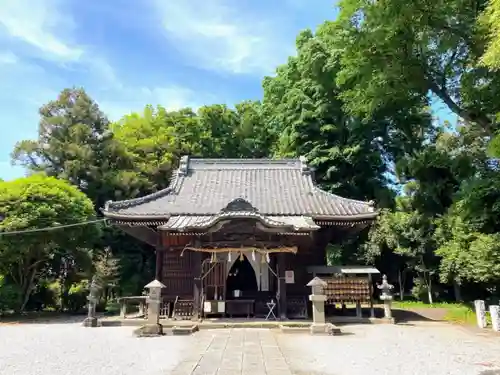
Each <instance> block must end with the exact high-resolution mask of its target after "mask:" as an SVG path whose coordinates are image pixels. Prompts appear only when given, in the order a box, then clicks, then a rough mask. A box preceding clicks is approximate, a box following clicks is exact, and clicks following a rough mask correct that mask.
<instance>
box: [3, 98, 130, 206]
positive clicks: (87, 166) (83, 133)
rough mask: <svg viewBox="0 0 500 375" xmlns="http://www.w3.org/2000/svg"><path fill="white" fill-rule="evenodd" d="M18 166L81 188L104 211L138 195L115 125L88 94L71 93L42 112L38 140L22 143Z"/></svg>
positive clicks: (17, 150) (15, 155) (16, 151)
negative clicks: (106, 205) (109, 203)
mask: <svg viewBox="0 0 500 375" xmlns="http://www.w3.org/2000/svg"><path fill="white" fill-rule="evenodd" d="M12 157H13V160H14V161H15V162H18V163H20V164H21V165H23V166H25V167H26V168H28V170H30V171H35V172H38V171H43V172H45V173H46V174H47V175H49V176H55V177H58V178H62V179H65V180H67V181H69V182H70V183H71V184H73V185H76V186H78V187H79V188H80V189H81V190H82V191H83V192H85V193H86V194H87V195H88V196H89V197H90V198H91V199H92V201H93V202H94V203H95V205H96V208H100V207H103V205H104V203H105V201H106V200H108V199H114V198H120V197H123V196H127V197H129V196H131V195H134V193H136V192H135V190H136V181H135V180H136V176H135V174H134V173H133V168H132V167H133V166H132V165H131V163H130V160H128V159H127V158H126V155H125V154H124V153H123V149H122V148H121V145H120V144H118V143H117V142H115V141H114V140H113V134H112V133H111V132H110V130H109V121H108V119H107V118H106V116H105V115H104V114H103V113H102V112H101V111H100V110H99V107H98V105H97V104H96V103H95V102H94V101H93V100H92V99H91V98H90V97H89V96H88V95H87V93H86V92H85V91H84V90H83V89H77V88H73V89H65V90H63V91H62V92H61V93H60V94H59V97H58V98H57V100H54V101H50V102H49V103H47V104H46V105H44V106H42V107H41V108H40V124H39V131H38V139H37V140H23V141H20V142H19V143H18V144H17V145H16V147H15V149H14V152H13V154H12Z"/></svg>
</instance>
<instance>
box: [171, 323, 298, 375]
mask: <svg viewBox="0 0 500 375" xmlns="http://www.w3.org/2000/svg"><path fill="white" fill-rule="evenodd" d="M196 338H197V340H196V343H195V346H194V347H193V348H192V350H190V352H191V353H190V354H188V356H187V357H185V358H184V359H183V360H182V361H181V362H180V363H179V364H178V365H177V366H176V367H175V368H174V370H173V371H172V372H171V375H187V374H192V375H240V374H243V375H250V374H251V375H267V374H272V375H292V372H291V371H290V369H289V367H288V364H287V363H286V361H285V358H284V357H283V354H282V353H281V349H280V347H279V345H278V343H277V341H276V336H275V335H274V333H273V331H271V330H268V329H255V328H253V329H227V330H226V329H224V330H214V331H201V332H199V333H197V334H196Z"/></svg>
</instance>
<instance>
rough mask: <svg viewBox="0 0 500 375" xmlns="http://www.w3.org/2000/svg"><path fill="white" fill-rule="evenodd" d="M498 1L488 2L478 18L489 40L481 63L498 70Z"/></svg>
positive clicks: (499, 65)
mask: <svg viewBox="0 0 500 375" xmlns="http://www.w3.org/2000/svg"><path fill="white" fill-rule="evenodd" d="M499 19H500V1H499V0H490V1H489V4H488V7H487V8H486V10H485V11H484V13H483V15H482V17H481V18H480V25H481V26H483V27H484V29H485V31H486V33H487V35H488V37H489V39H488V46H487V49H486V52H485V53H484V55H483V56H482V58H481V62H482V63H483V64H484V65H486V66H489V67H490V68H492V69H500V22H498V20H499Z"/></svg>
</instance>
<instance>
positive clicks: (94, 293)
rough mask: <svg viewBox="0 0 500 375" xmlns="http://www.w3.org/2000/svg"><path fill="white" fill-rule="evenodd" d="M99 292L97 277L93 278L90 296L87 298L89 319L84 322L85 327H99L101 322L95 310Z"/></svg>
mask: <svg viewBox="0 0 500 375" xmlns="http://www.w3.org/2000/svg"><path fill="white" fill-rule="evenodd" d="M99 290H100V285H99V284H98V282H97V277H95V276H94V277H93V278H92V282H91V284H90V295H89V296H88V297H87V301H89V302H88V305H87V308H88V313H87V318H85V320H84V321H83V326H84V327H98V326H99V322H98V320H97V317H96V314H95V310H96V306H97V302H98V301H99Z"/></svg>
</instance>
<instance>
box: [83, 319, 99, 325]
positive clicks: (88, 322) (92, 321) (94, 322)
mask: <svg viewBox="0 0 500 375" xmlns="http://www.w3.org/2000/svg"><path fill="white" fill-rule="evenodd" d="M83 326H84V327H98V326H99V321H98V320H97V318H96V317H87V318H85V320H84V321H83Z"/></svg>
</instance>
